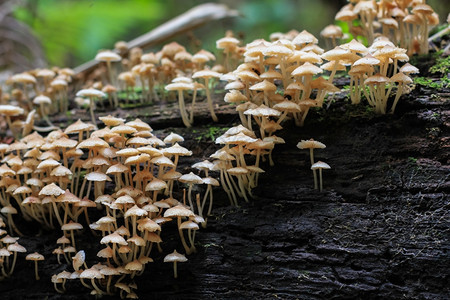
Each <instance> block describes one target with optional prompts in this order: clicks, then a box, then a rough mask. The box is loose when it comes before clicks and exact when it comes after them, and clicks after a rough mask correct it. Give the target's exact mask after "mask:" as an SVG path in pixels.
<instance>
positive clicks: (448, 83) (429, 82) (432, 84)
mask: <svg viewBox="0 0 450 300" xmlns="http://www.w3.org/2000/svg"><path fill="white" fill-rule="evenodd" d="M414 83H415V84H418V85H421V86H424V87H428V88H432V89H442V88H444V87H445V88H448V87H450V79H449V78H448V77H447V76H444V77H442V78H440V80H438V81H435V80H433V79H431V78H426V77H415V78H414Z"/></svg>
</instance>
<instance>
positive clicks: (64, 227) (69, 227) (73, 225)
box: [61, 221, 83, 231]
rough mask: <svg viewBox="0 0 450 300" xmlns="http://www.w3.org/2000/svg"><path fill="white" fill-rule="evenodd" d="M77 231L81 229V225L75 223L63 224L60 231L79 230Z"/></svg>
mask: <svg viewBox="0 0 450 300" xmlns="http://www.w3.org/2000/svg"><path fill="white" fill-rule="evenodd" d="M79 229H83V225H81V224H80V223H76V222H73V221H69V223H67V224H64V225H62V226H61V230H68V231H70V230H79Z"/></svg>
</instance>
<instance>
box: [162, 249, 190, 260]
mask: <svg viewBox="0 0 450 300" xmlns="http://www.w3.org/2000/svg"><path fill="white" fill-rule="evenodd" d="M187 260H188V259H187V258H186V256H184V255H183V254H181V253H178V252H177V250H174V251H173V252H172V253H170V254H167V255H166V256H165V257H164V262H186V261H187Z"/></svg>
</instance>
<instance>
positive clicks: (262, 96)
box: [221, 30, 340, 139]
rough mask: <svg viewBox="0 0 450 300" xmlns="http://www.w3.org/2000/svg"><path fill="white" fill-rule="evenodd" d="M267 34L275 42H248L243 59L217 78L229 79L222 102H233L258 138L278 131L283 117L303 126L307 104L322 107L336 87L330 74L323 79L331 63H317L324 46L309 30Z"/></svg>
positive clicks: (248, 127) (246, 124) (320, 59)
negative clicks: (226, 92) (257, 132)
mask: <svg viewBox="0 0 450 300" xmlns="http://www.w3.org/2000/svg"><path fill="white" fill-rule="evenodd" d="M271 38H272V39H273V40H274V39H275V40H274V41H272V42H268V41H265V40H255V41H253V42H251V43H249V44H247V45H246V47H245V52H244V57H245V62H244V63H242V64H240V65H239V66H238V67H237V68H236V70H234V71H233V72H231V73H227V74H225V75H223V76H222V77H221V80H224V81H227V82H228V83H227V85H226V86H225V89H226V90H229V92H228V94H226V95H225V101H226V102H228V103H233V104H236V105H237V106H236V110H237V111H238V112H239V115H240V118H241V122H242V125H243V126H245V127H246V128H247V129H249V130H253V127H252V123H253V122H255V123H256V124H257V125H258V127H259V134H260V137H261V138H262V139H263V138H265V137H266V136H271V135H272V134H273V133H274V132H276V131H278V130H280V129H282V126H281V123H282V122H283V121H284V120H286V118H287V117H292V118H293V119H294V120H295V123H296V125H298V126H303V124H304V121H305V118H306V116H307V114H308V111H309V109H310V108H311V107H322V105H323V102H324V99H325V96H326V95H327V93H335V92H338V91H340V90H339V89H338V88H336V87H335V86H334V85H333V84H332V78H331V79H330V80H328V81H327V80H325V79H324V78H323V77H321V74H322V73H323V71H324V70H331V69H332V68H333V67H334V65H333V64H330V63H329V64H325V65H323V66H321V67H320V65H321V64H322V62H323V59H322V57H321V55H322V54H323V52H324V50H323V49H322V48H320V47H319V46H318V45H317V43H318V40H317V38H315V37H314V36H313V35H312V34H310V33H308V32H307V31H305V30H304V31H302V32H300V33H298V32H295V31H291V32H289V33H287V34H284V35H282V34H280V33H277V34H272V35H271ZM334 72H335V71H334ZM314 97H315V98H314ZM313 98H314V99H313Z"/></svg>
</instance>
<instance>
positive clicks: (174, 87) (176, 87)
mask: <svg viewBox="0 0 450 300" xmlns="http://www.w3.org/2000/svg"><path fill="white" fill-rule="evenodd" d="M193 88H194V86H193V84H192V83H186V82H175V83H171V84H168V85H167V86H166V87H165V89H166V90H167V91H178V106H179V108H180V114H181V119H182V120H183V124H184V126H186V127H191V126H192V124H191V123H190V120H189V117H188V115H187V112H186V108H185V103H184V96H183V91H184V90H192V89H193Z"/></svg>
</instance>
